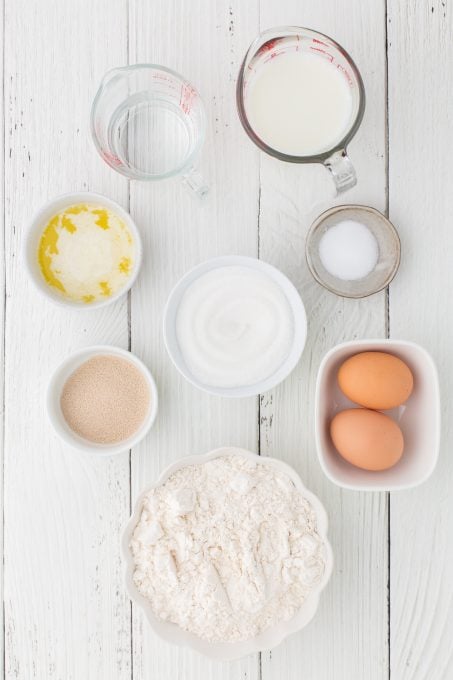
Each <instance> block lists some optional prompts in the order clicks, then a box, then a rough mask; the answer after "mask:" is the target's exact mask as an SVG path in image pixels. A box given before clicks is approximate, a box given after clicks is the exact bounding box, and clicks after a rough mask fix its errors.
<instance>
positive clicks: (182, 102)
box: [179, 83, 197, 113]
mask: <svg viewBox="0 0 453 680" xmlns="http://www.w3.org/2000/svg"><path fill="white" fill-rule="evenodd" d="M196 94H197V93H196V91H195V89H194V88H193V87H192V85H189V84H188V83H184V85H182V87H181V95H180V99H179V106H180V107H181V109H182V110H183V111H184V113H190V111H191V109H192V102H193V100H194V99H195V97H196Z"/></svg>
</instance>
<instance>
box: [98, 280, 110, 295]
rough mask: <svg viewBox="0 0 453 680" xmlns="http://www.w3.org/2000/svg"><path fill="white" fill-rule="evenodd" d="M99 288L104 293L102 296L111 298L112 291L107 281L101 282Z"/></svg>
mask: <svg viewBox="0 0 453 680" xmlns="http://www.w3.org/2000/svg"><path fill="white" fill-rule="evenodd" d="M99 288H100V289H101V291H102V295H105V296H107V297H108V296H109V295H111V294H112V289H111V288H110V286H109V284H108V282H107V281H99Z"/></svg>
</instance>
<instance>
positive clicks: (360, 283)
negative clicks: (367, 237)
mask: <svg viewBox="0 0 453 680" xmlns="http://www.w3.org/2000/svg"><path fill="white" fill-rule="evenodd" d="M344 220H352V221H354V222H360V223H361V224H364V225H365V226H366V227H367V228H368V229H369V230H370V231H371V233H372V234H373V236H374V237H375V239H376V241H377V243H378V248H379V256H378V261H377V264H376V266H375V268H374V269H373V270H372V271H371V272H370V273H369V274H368V275H367V276H365V277H363V278H361V279H355V280H350V281H345V280H343V279H339V278H337V277H336V276H333V275H332V274H330V273H329V272H328V271H327V270H326V268H325V267H324V266H323V264H322V262H321V258H320V256H319V242H320V240H321V238H322V237H323V235H324V234H325V233H326V231H328V229H330V228H331V227H334V226H335V225H337V224H339V223H340V222H343V221H344ZM305 255H306V258H307V264H308V268H309V269H310V271H311V273H312V275H313V277H314V278H315V279H316V281H317V282H318V283H320V284H321V286H324V288H327V290H330V292H331V293H335V295H339V296H341V297H347V298H362V297H367V296H368V295H373V294H374V293H377V292H379V291H380V290H382V289H383V288H386V287H387V286H388V285H389V283H390V281H392V279H393V277H394V276H395V274H396V272H397V271H398V267H399V264H400V258H401V243H400V239H399V236H398V232H397V231H396V229H395V227H394V226H393V224H392V223H391V222H390V221H389V220H388V219H387V218H386V217H385V215H383V214H382V213H380V212H379V210H375V208H370V207H368V206H366V205H340V206H336V207H334V208H330V210H326V212H323V213H322V214H321V215H320V216H319V217H318V218H317V219H316V220H315V221H314V222H313V224H312V225H311V227H310V230H309V232H308V235H307V240H306V243H305Z"/></svg>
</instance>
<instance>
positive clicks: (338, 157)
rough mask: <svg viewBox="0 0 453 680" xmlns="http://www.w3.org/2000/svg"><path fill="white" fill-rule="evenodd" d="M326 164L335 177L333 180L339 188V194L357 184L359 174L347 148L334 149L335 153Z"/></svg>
mask: <svg viewBox="0 0 453 680" xmlns="http://www.w3.org/2000/svg"><path fill="white" fill-rule="evenodd" d="M324 165H325V167H326V168H327V169H328V170H329V171H330V173H331V175H332V177H333V181H334V182H335V186H336V188H337V194H341V193H343V191H347V190H348V189H351V188H352V187H353V186H355V185H356V184H357V175H356V173H355V170H354V166H353V165H352V163H351V161H350V160H349V156H348V154H347V153H346V149H339V150H338V151H334V153H333V154H332V155H331V156H329V158H327V159H326V160H325V161H324Z"/></svg>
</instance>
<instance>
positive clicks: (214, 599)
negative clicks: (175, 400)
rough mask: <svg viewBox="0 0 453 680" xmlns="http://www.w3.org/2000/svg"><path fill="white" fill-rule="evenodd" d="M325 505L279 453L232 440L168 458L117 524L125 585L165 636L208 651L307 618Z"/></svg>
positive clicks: (247, 644) (324, 550) (233, 652)
mask: <svg viewBox="0 0 453 680" xmlns="http://www.w3.org/2000/svg"><path fill="white" fill-rule="evenodd" d="M326 533H327V516H326V513H325V510H324V508H323V506H322V504H321V503H320V501H319V500H318V499H317V498H316V497H315V496H314V495H313V494H312V493H310V492H309V491H308V490H307V489H306V488H305V487H304V485H303V484H302V482H301V480H300V478H299V476H298V475H297V473H296V472H295V471H294V470H293V469H292V468H290V467H289V466H288V465H286V464H285V463H282V462H281V461H279V460H276V459H273V458H268V457H266V458H261V457H260V456H258V455H256V454H254V453H251V452H249V451H245V450H243V449H238V448H234V447H224V448H221V449H217V450H215V451H211V452H210V453H207V454H205V455H199V456H189V457H186V458H183V459H182V460H179V461H177V462H176V463H174V464H172V465H170V466H169V467H168V468H167V469H166V470H165V471H164V472H163V473H162V474H161V475H160V477H159V479H158V480H157V482H156V483H155V484H154V485H153V486H152V487H151V488H149V489H148V490H147V491H145V492H144V493H142V494H141V496H140V497H139V498H138V499H137V502H136V504H135V509H134V512H133V515H132V517H131V519H130V520H129V522H128V524H127V526H126V529H125V531H124V534H123V541H122V551H123V557H124V562H125V565H126V586H127V590H128V592H129V595H130V597H131V599H132V600H133V602H135V603H136V604H137V605H139V606H140V607H141V608H142V609H143V611H144V613H145V615H146V618H147V620H148V621H149V623H150V625H151V627H152V628H153V630H154V631H155V632H156V633H157V634H158V635H160V636H161V637H162V638H164V639H165V640H167V641H169V642H172V643H174V644H177V645H181V646H188V647H191V648H193V649H195V650H197V651H199V652H201V653H202V654H205V655H206V656H209V657H211V658H215V659H224V660H226V659H235V658H239V657H241V656H244V655H246V654H251V653H256V652H259V651H263V650H266V649H271V648H272V647H275V646H276V645H278V644H279V643H280V642H281V641H282V640H283V639H284V638H286V637H287V636H288V635H290V634H291V633H294V632H296V631H298V630H300V629H301V628H303V627H304V626H306V625H307V624H308V622H309V621H310V620H311V619H312V618H313V616H314V615H315V612H316V609H317V607H318V602H319V597H320V593H321V591H322V589H323V588H324V587H325V585H326V584H327V582H328V580H329V577H330V574H331V571H332V563H333V560H332V552H331V548H330V545H329V542H328V540H327V537H326Z"/></svg>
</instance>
